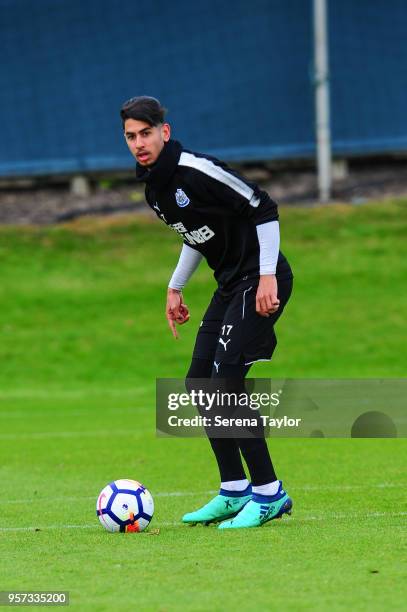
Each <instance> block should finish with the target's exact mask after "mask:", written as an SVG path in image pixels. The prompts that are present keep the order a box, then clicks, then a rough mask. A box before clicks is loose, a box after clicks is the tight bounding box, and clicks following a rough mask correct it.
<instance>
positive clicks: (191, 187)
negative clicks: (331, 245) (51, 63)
mask: <svg viewBox="0 0 407 612" xmlns="http://www.w3.org/2000/svg"><path fill="white" fill-rule="evenodd" d="M165 112H166V110H165V109H164V108H163V107H162V106H161V103H160V102H159V101H158V100H157V99H155V98H152V97H149V96H139V97H136V98H132V99H131V100H129V101H128V102H126V103H125V104H124V105H123V106H122V108H121V111H120V115H121V119H122V124H123V130H124V136H125V139H126V142H127V145H128V147H129V150H130V153H131V154H132V155H133V156H134V157H135V159H136V161H137V166H136V176H137V179H138V180H139V181H142V182H144V183H145V194H146V200H147V203H148V204H149V206H150V207H151V208H152V209H153V210H154V211H155V213H156V214H157V216H158V217H159V219H161V221H163V222H164V223H165V224H166V225H168V226H169V227H170V228H172V230H175V231H176V232H177V233H178V234H179V235H180V237H181V239H182V240H183V246H182V250H181V254H180V257H179V261H178V264H177V266H176V268H175V270H174V273H173V275H172V277H171V280H170V282H169V285H168V291H167V305H166V317H167V320H168V324H169V327H170V328H171V331H172V333H173V335H174V337H175V338H177V329H176V324H178V325H182V324H184V323H186V322H187V321H188V319H189V310H188V307H187V306H186V304H185V303H184V298H183V295H182V289H183V288H184V286H185V285H186V283H187V281H188V279H189V278H190V277H191V275H192V274H193V272H194V271H195V270H196V268H197V266H198V265H199V263H200V261H201V260H202V259H203V258H205V259H206V261H207V263H208V265H209V266H210V268H212V269H213V271H214V276H215V279H216V281H217V285H218V287H217V289H216V291H215V293H214V295H213V297H212V299H211V301H210V304H209V306H208V309H207V311H206V313H205V315H204V317H203V320H202V322H201V325H200V327H199V331H198V334H197V338H196V342H195V348H194V351H193V355H192V361H191V365H190V368H189V371H188V374H187V381H188V380H195V379H211V380H212V379H213V380H214V381H215V382H216V379H219V380H220V379H222V380H228V381H231V387H230V388H229V391H230V390H231V389H233V388H235V389H237V390H240V389H241V388H242V385H243V386H244V382H243V381H244V378H245V376H246V375H247V373H248V371H249V369H250V367H251V365H252V364H253V363H255V362H256V361H268V360H270V359H271V356H272V354H273V351H274V349H275V347H276V343H277V340H276V335H275V332H274V326H275V323H276V321H277V319H278V318H279V317H280V316H281V313H282V312H283V310H284V307H285V305H286V303H287V301H288V299H289V297H290V294H291V290H292V283H293V276H292V272H291V268H290V266H289V264H288V262H287V260H286V258H285V257H284V255H283V254H282V253H281V252H280V251H279V243H280V238H279V222H278V212H277V205H276V203H275V202H274V201H273V200H272V199H271V198H270V197H269V196H268V194H267V193H266V192H265V191H261V190H260V189H259V188H258V186H257V185H255V184H254V183H250V182H248V181H246V180H245V179H244V178H242V177H241V176H240V175H239V174H238V173H237V172H235V171H234V170H232V169H230V168H229V167H228V166H227V165H226V164H225V163H223V162H221V161H219V160H217V159H215V158H214V157H210V156H208V155H203V154H201V153H194V152H191V151H187V150H185V149H183V147H182V145H181V144H180V143H179V142H178V141H177V140H173V139H171V128H170V125H169V124H168V123H167V122H166V121H165ZM209 441H210V444H211V446H212V449H213V452H214V454H215V457H216V460H217V463H218V467H219V472H220V481H221V484H220V491H219V494H218V495H217V496H216V497H215V498H213V499H212V500H210V501H209V503H207V504H206V505H205V506H203V507H202V508H200V509H198V510H196V511H194V512H190V513H188V514H185V515H184V517H183V518H182V520H183V522H184V523H190V524H194V523H203V524H209V523H210V522H219V523H220V524H219V528H220V529H226V528H241V527H258V526H260V525H262V524H263V523H265V522H266V521H269V520H272V519H275V518H280V517H281V516H282V515H283V514H284V513H290V512H291V507H292V501H291V499H290V498H289V497H288V495H287V493H286V492H285V491H284V489H283V486H282V482H281V481H279V480H278V479H277V476H276V473H275V471H274V467H273V463H272V461H271V458H270V454H269V451H268V447H267V443H266V440H265V437H264V435H258V436H256V437H242V438H239V437H238V438H227V437H225V438H220V437H214V436H210V437H209ZM242 457H243V458H244V460H245V462H246V465H247V468H248V471H249V474H250V479H251V482H250V483H249V481H248V479H247V476H246V473H245V469H244V467H243V463H242Z"/></svg>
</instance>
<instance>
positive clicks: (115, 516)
mask: <svg viewBox="0 0 407 612" xmlns="http://www.w3.org/2000/svg"><path fill="white" fill-rule="evenodd" d="M96 514H97V516H98V517H99V521H100V522H101V524H102V525H103V527H104V528H105V529H107V530H108V531H122V532H124V533H128V532H129V531H144V529H145V528H146V527H147V526H148V524H149V523H150V521H151V519H152V518H153V514H154V501H153V498H152V496H151V493H150V491H148V490H147V489H146V488H145V487H143V485H142V484H140V483H139V482H137V480H127V479H124V478H123V479H121V480H115V481H114V482H111V483H110V484H108V485H107V486H106V487H105V488H104V489H102V491H101V492H100V495H99V497H98V499H97V502H96Z"/></svg>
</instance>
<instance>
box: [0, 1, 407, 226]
mask: <svg viewBox="0 0 407 612" xmlns="http://www.w3.org/2000/svg"><path fill="white" fill-rule="evenodd" d="M0 4H1V8H2V19H1V23H0V40H1V46H2V63H1V67H0V71H1V82H2V87H1V92H0V111H1V112H0V118H1V119H0V121H1V135H2V137H1V145H0V222H3V223H24V222H28V223H30V222H34V223H50V222H54V221H56V222H58V221H64V220H67V219H69V218H74V217H76V216H79V215H82V214H85V213H87V214H89V213H94V214H96V213H105V214H106V213H111V212H119V211H129V210H130V211H131V210H135V209H140V208H143V206H144V198H143V194H142V193H140V191H139V190H138V189H137V188H136V187H135V186H134V184H132V177H133V170H134V163H133V158H132V157H131V156H130V155H129V154H128V151H127V148H126V146H125V145H124V142H123V136H122V129H121V124H120V120H119V109H120V107H121V105H122V103H123V102H124V101H125V100H127V99H128V98H130V97H133V96H135V95H140V94H147V95H153V96H155V97H158V98H159V99H160V100H161V101H162V103H163V104H164V105H165V106H166V107H167V108H168V110H169V112H168V120H169V122H170V123H171V125H172V128H173V135H174V137H176V138H177V139H179V140H180V141H181V142H182V143H183V144H184V146H185V147H186V148H190V149H192V150H197V151H203V152H207V153H210V154H212V155H215V156H218V157H220V158H222V159H225V160H227V161H229V162H231V163H232V164H234V165H236V166H237V167H238V168H239V169H240V170H242V171H243V172H244V173H246V175H247V176H248V178H251V179H253V180H256V181H259V182H260V183H261V184H262V185H263V186H264V187H265V188H266V189H268V190H269V191H270V193H271V195H272V196H274V198H275V199H277V200H278V201H279V202H283V203H284V202H287V203H301V202H303V203H310V202H315V201H316V200H318V199H319V198H320V195H321V194H320V192H319V190H318V181H317V171H316V170H317V168H316V155H317V144H316V143H317V110H316V92H317V90H318V86H320V85H321V84H323V85H324V86H326V91H327V96H328V106H329V107H330V108H329V107H328V112H329V113H330V118H328V122H327V135H328V137H329V138H330V149H329V154H330V156H331V157H332V166H331V173H330V174H331V177H330V179H331V180H330V187H331V189H330V196H331V199H334V200H341V201H347V202H351V203H356V204H359V203H363V202H364V201H365V200H366V199H369V198H372V197H377V196H379V197H381V196H384V195H394V194H399V193H406V192H407V119H406V112H405V109H406V108H407V50H406V45H405V40H406V31H407V4H406V2H405V1H404V0H386V1H385V0H375V1H374V2H371V1H369V0H358V2H354V1H353V0H330V1H328V2H327V6H326V12H327V16H326V19H325V22H326V35H325V38H326V54H327V71H326V74H321V73H318V66H317V65H316V63H317V61H318V60H316V59H315V58H316V56H315V53H316V46H317V42H316V39H317V32H316V26H315V23H316V19H315V16H314V11H315V10H316V9H315V7H316V6H317V5H318V4H321V1H320V0H315V1H314V2H313V1H312V0H290V1H289V2H281V1H279V0H254V1H253V2H252V3H251V4H250V6H249V5H248V4H247V2H245V1H244V0H234V1H233V2H232V1H225V2H221V3H219V2H217V1H216V0H207V1H206V2H198V3H193V4H192V3H190V2H187V1H186V0H178V1H177V2H175V3H174V2H173V3H169V2H166V1H165V0H153V1H152V2H149V3H147V4H146V3H141V2H138V1H137V0H133V1H132V2H127V3H124V4H122V5H120V6H118V5H117V3H116V2H114V1H113V0H98V1H96V0H38V1H33V0H1V3H0ZM322 4H325V2H323V3H322ZM322 81H323V83H322Z"/></svg>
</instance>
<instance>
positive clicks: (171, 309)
mask: <svg viewBox="0 0 407 612" xmlns="http://www.w3.org/2000/svg"><path fill="white" fill-rule="evenodd" d="M165 316H166V317H167V321H168V325H169V326H170V329H171V331H172V335H173V336H174V338H175V339H177V338H178V333H177V330H176V327H175V323H178V325H183V324H184V323H186V322H187V321H188V320H189V310H188V306H187V305H186V304H184V298H183V297H182V292H181V291H177V289H170V288H169V289H168V291H167V306H166V308H165Z"/></svg>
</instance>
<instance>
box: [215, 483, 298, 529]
mask: <svg viewBox="0 0 407 612" xmlns="http://www.w3.org/2000/svg"><path fill="white" fill-rule="evenodd" d="M292 507H293V502H292V499H291V498H290V497H288V495H287V493H286V492H285V491H284V489H283V484H282V482H280V486H279V489H278V492H277V493H276V495H258V494H256V493H253V495H252V497H251V499H250V501H249V502H248V503H247V504H246V505H245V506H244V508H242V510H241V511H240V512H239V514H237V515H236V517H235V518H233V519H232V520H226V521H224V522H223V523H221V524H220V525H219V527H218V529H240V528H244V527H261V525H264V523H267V522H268V521H272V520H273V519H278V518H282V516H283V514H291V509H292Z"/></svg>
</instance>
